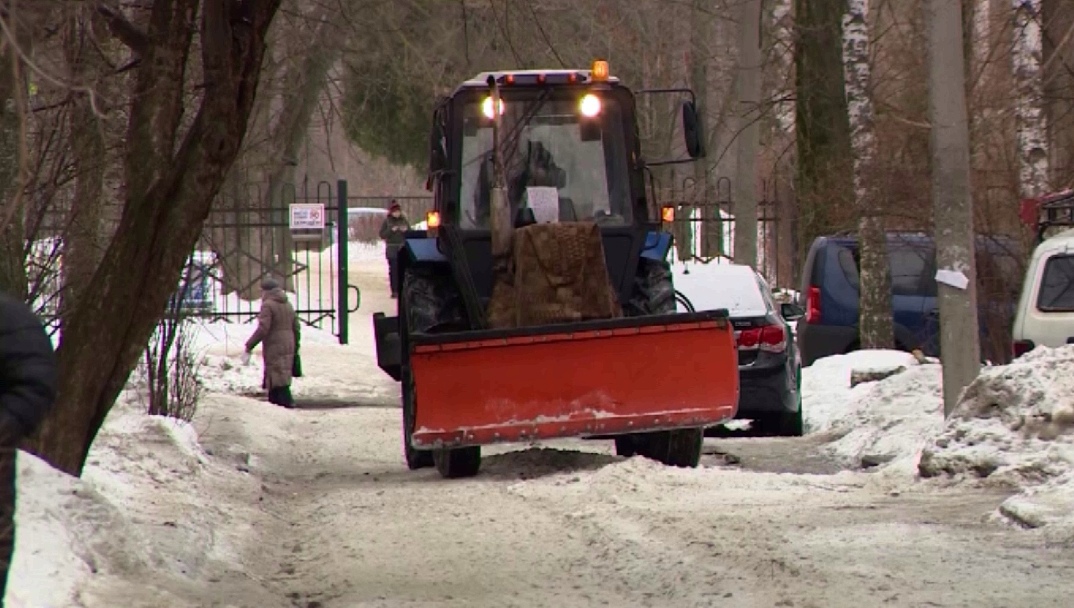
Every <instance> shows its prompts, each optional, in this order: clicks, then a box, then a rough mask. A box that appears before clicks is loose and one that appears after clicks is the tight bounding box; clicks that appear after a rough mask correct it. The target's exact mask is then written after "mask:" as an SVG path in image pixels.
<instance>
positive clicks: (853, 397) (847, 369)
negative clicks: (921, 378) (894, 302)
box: [802, 350, 917, 433]
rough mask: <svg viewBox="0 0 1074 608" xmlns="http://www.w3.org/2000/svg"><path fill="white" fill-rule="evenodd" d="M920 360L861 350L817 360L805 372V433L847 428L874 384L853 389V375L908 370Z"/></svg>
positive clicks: (896, 352)
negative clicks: (851, 380) (862, 372)
mask: <svg viewBox="0 0 1074 608" xmlns="http://www.w3.org/2000/svg"><path fill="white" fill-rule="evenodd" d="M913 365H917V360H916V359H914V356H913V355H911V354H909V353H904V352H902V351H896V350H859V351H855V352H852V353H849V354H846V355H834V356H831V357H824V358H822V359H818V360H817V361H816V362H814V363H813V365H810V366H809V367H806V368H803V369H802V414H803V416H804V417H805V425H806V430H807V431H809V432H812V433H818V432H823V431H827V430H830V429H832V428H833V427H834V426H836V425H840V426H845V424H844V423H845V422H847V421H848V416H850V415H851V414H852V412H854V411H857V410H858V409H860V408H859V405H858V403H857V402H858V401H859V400H860V399H861V398H862V396H863V395H865V394H866V393H868V392H869V391H870V390H871V389H872V387H873V384H872V383H866V384H859V385H858V386H856V387H853V388H851V386H850V376H851V373H852V372H854V371H855V370H857V371H882V370H895V369H898V368H900V367H904V368H907V369H909V368H910V367H911V366H913Z"/></svg>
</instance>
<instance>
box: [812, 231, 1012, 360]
mask: <svg viewBox="0 0 1074 608" xmlns="http://www.w3.org/2000/svg"><path fill="white" fill-rule="evenodd" d="M887 246H888V247H887V249H888V261H889V272H890V275H889V277H890V280H891V308H892V320H893V322H894V330H895V347H896V348H897V349H900V350H906V351H910V350H914V349H920V350H921V351H922V352H924V353H925V354H926V355H929V356H939V354H940V343H939V310H938V308H937V300H936V293H937V288H936V251H935V246H934V244H933V241H932V237H930V236H929V235H927V234H924V233H907V232H892V233H889V234H888V235H887ZM1018 250H1019V247H1018V246H1017V244H1016V243H1015V242H1014V241H1013V240H1012V239H1009V238H1006V237H998V236H979V237H978V254H979V255H978V265H979V267H983V266H984V265H985V262H987V263H988V266H989V268H990V269H992V270H989V272H980V273H979V275H981V277H985V278H987V279H994V280H983V281H979V285H981V284H982V283H983V284H984V285H985V286H986V287H987V288H988V291H989V293H988V294H982V295H983V297H981V298H979V302H980V303H981V305H982V308H981V310H980V311H979V316H980V320H981V323H980V325H981V328H982V346H984V345H985V344H988V343H989V339H990V337H992V334H994V333H996V332H997V328H1004V329H1003V330H1002V332H1003V333H1004V334H1005V333H1006V331H1007V330H1006V328H1009V327H1010V320H1011V318H1013V314H1014V302H1015V300H1016V298H1017V292H1016V290H1017V285H1019V284H1020V281H1019V280H1018V278H1017V277H1018V276H1019V270H1018V269H1019V264H1018V261H1017V255H1018V253H1017V252H1018ZM859 262H860V259H859V251H858V240H857V237H855V236H852V235H845V236H844V235H839V236H821V237H818V238H817V239H815V240H814V241H813V245H812V246H811V247H810V249H809V254H808V255H807V256H806V263H805V266H804V268H803V270H802V284H801V291H800V296H799V297H800V298H802V299H803V300H804V301H801V302H800V303H801V304H802V306H803V308H804V309H805V315H804V316H803V317H802V318H801V319H799V320H798V324H797V333H798V347H799V350H800V351H801V355H802V363H803V365H805V366H809V365H812V364H813V362H814V361H816V360H817V359H820V358H822V357H828V356H831V355H839V354H845V353H848V352H851V351H854V350H857V349H858V348H859V345H860V343H859V340H858V296H859V294H858V288H859V284H858V271H859ZM986 275H987V276H986ZM981 277H979V278H981ZM1000 344H1001V348H1003V349H1006V345H1007V344H1008V340H1006V339H1003V340H1002V341H1001V342H1000ZM982 350H986V349H984V348H982ZM986 352H987V351H986ZM986 358H990V359H991V358H994V357H986Z"/></svg>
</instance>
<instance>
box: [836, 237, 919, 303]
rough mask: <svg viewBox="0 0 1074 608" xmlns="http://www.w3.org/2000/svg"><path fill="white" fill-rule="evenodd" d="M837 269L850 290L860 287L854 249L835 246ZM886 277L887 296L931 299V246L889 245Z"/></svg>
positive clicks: (857, 263) (858, 258) (859, 263)
mask: <svg viewBox="0 0 1074 608" xmlns="http://www.w3.org/2000/svg"><path fill="white" fill-rule="evenodd" d="M836 259H837V260H838V262H839V269H840V270H841V271H842V272H843V276H845V277H846V279H847V282H848V283H850V286H851V287H853V288H854V289H858V288H859V286H860V280H859V274H858V273H859V270H860V268H861V259H860V256H859V255H858V251H857V249H851V248H849V247H843V246H839V247H837V249H836ZM888 262H889V267H888V276H889V277H890V279H891V293H892V294H893V295H897V296H935V295H936V269H935V263H934V258H933V249H932V248H931V247H916V246H913V245H903V244H897V245H891V246H890V247H889V248H888Z"/></svg>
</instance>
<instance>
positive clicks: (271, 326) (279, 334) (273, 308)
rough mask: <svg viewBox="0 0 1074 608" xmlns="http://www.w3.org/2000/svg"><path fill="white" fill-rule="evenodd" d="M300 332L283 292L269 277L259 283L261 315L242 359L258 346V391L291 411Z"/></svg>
mask: <svg viewBox="0 0 1074 608" xmlns="http://www.w3.org/2000/svg"><path fill="white" fill-rule="evenodd" d="M301 338H302V331H301V328H300V327H299V322H298V315H296V314H295V308H294V306H291V302H289V301H288V300H287V293H286V292H284V290H283V288H282V287H280V284H279V283H278V282H277V281H276V280H275V279H273V278H271V277H270V278H266V279H265V280H264V281H262V282H261V312H260V313H259V314H258V315H257V329H255V330H254V334H253V335H252V336H250V339H249V340H247V341H246V356H247V357H249V355H250V353H252V352H253V351H254V348H255V347H256V346H257V345H258V344H261V360H262V362H263V363H264V365H265V371H264V375H263V376H262V379H261V388H264V389H266V390H268V400H269V403H274V404H276V405H282V406H283V407H287V408H291V407H294V406H295V401H294V398H293V397H292V396H291V377H292V373H293V371H294V368H295V355H296V354H297V353H298V347H299V343H300V342H301Z"/></svg>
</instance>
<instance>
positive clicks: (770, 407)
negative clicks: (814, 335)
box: [675, 264, 802, 436]
mask: <svg viewBox="0 0 1074 608" xmlns="http://www.w3.org/2000/svg"><path fill="white" fill-rule="evenodd" d="M691 268H692V270H691V271H690V272H689V273H685V274H676V276H675V281H676V289H677V290H678V291H679V292H680V293H682V294H683V295H684V296H686V298H687V299H688V300H689V302H690V303H691V304H692V305H693V306H694V308H696V309H697V310H711V309H716V308H726V309H728V311H729V312H730V315H731V323H732V325H733V326H734V328H735V341H736V342H737V343H738V374H739V401H738V414H737V415H736V416H735V418H737V419H743V420H750V421H752V425H751V426H752V428H754V429H757V430H759V431H761V432H762V433H765V434H771V435H784V436H799V435H801V434H802V395H801V387H802V374H801V371H802V365H801V359H800V357H799V356H798V348H797V346H796V345H795V342H794V336H793V333H792V331H791V326H790V324H789V322H788V317H789V318H790V319H793V318H795V317H796V316H797V315H800V314H801V312H802V310H801V307H800V306H798V305H797V304H795V303H792V302H787V303H784V304H782V305H779V304H776V302H775V300H774V299H773V297H772V291H771V289H770V288H769V286H768V283H767V282H766V281H765V280H764V278H763V277H761V275H759V274H758V273H757V272H755V271H754V270H753V269H752V268H750V267H749V266H743V265H739V264H711V265H702V266H698V265H695V266H692V267H691ZM682 306H683V304H682V303H681V302H680V307H682Z"/></svg>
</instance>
